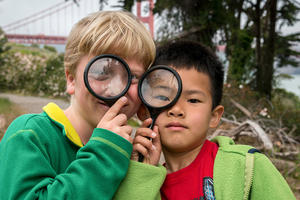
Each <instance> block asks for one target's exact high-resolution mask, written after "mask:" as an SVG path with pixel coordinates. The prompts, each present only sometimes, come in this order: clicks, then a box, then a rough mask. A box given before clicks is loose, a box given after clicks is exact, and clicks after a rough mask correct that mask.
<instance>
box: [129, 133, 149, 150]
mask: <svg viewBox="0 0 300 200" xmlns="http://www.w3.org/2000/svg"><path fill="white" fill-rule="evenodd" d="M133 143H134V144H140V145H142V146H143V147H144V148H146V149H148V150H149V151H151V149H152V141H151V140H149V139H148V138H145V137H142V136H137V137H136V138H135V139H134V142H133Z"/></svg>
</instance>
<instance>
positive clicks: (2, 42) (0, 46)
mask: <svg viewBox="0 0 300 200" xmlns="http://www.w3.org/2000/svg"><path fill="white" fill-rule="evenodd" d="M6 44H7V38H6V36H5V33H4V32H3V30H2V29H1V27H0V71H1V72H3V71H4V70H2V67H3V66H4V64H5V58H6V57H5V52H7V51H8V50H9V47H8V46H7V45H6ZM2 77H3V76H2V75H0V89H2V86H3V85H4V79H3V78H2Z"/></svg>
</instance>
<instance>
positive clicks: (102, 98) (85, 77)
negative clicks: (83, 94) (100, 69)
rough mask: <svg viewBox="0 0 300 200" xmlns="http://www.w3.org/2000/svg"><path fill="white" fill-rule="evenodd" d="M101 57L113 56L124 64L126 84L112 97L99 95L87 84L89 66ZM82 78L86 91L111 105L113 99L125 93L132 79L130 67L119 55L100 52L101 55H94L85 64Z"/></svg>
mask: <svg viewBox="0 0 300 200" xmlns="http://www.w3.org/2000/svg"><path fill="white" fill-rule="evenodd" d="M102 58H114V59H116V60H118V61H119V62H120V63H122V64H123V65H124V66H125V69H126V72H127V74H128V81H127V85H126V87H125V89H124V90H123V91H122V92H121V93H120V94H119V95H117V96H114V97H103V96H99V95H97V94H96V93H95V92H94V91H93V89H92V88H91V86H90V84H89V81H88V72H89V70H90V68H91V66H92V65H93V63H94V62H96V61H97V60H99V59H102ZM83 80H84V84H85V87H86V88H87V89H88V91H89V92H90V93H91V94H92V95H93V96H94V97H96V98H97V99H100V100H102V101H104V102H106V103H108V104H109V105H112V104H113V103H114V102H115V101H117V100H118V99H119V98H121V97H122V96H124V95H125V94H126V92H127V91H128V90H129V87H130V85H131V80H132V74H131V71H130V68H129V66H128V64H127V63H126V62H125V61H124V60H123V59H122V58H120V57H119V56H116V55H113V54H101V55H98V56H95V57H94V58H92V59H91V60H90V61H89V62H88V64H87V65H86V67H85V69H84V74H83Z"/></svg>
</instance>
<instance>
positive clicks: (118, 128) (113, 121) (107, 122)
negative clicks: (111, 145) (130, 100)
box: [97, 96, 133, 143]
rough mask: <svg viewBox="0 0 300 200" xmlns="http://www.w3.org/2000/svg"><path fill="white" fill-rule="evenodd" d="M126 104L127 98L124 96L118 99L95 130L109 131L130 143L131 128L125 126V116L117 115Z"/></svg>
mask: <svg viewBox="0 0 300 200" xmlns="http://www.w3.org/2000/svg"><path fill="white" fill-rule="evenodd" d="M126 103H127V98H126V97H125V96H123V97H121V98H120V99H118V101H116V103H114V105H113V106H112V107H111V108H110V109H109V110H108V111H107V112H106V113H105V115H104V116H103V117H102V119H101V121H100V122H99V124H98V125H97V128H103V129H107V130H110V131H112V132H114V133H116V134H118V135H120V136H121V137H123V138H125V139H126V140H128V141H129V142H130V143H132V142H133V139H132V138H131V137H130V135H131V133H132V127H131V126H129V125H127V116H126V115H125V114H122V113H121V114H119V112H120V110H121V108H122V107H123V106H124V105H125V104H126Z"/></svg>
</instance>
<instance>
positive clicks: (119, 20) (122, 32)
mask: <svg viewBox="0 0 300 200" xmlns="http://www.w3.org/2000/svg"><path fill="white" fill-rule="evenodd" d="M101 54H115V55H118V56H120V57H121V58H123V59H128V60H129V59H135V60H137V61H138V62H141V63H142V64H143V65H144V66H145V68H148V67H149V66H150V65H151V64H152V62H153V60H154V58H155V44H154V41H153V39H152V37H151V34H150V32H149V31H148V30H147V29H146V27H145V26H144V24H143V23H142V22H141V21H140V20H139V19H138V18H137V17H136V16H134V15H133V14H132V13H130V12H127V11H99V12H95V13H92V14H90V15H88V16H87V17H85V18H83V19H81V20H80V21H79V22H78V23H76V24H75V25H74V27H73V28H72V30H71V33H70V35H69V37H68V41H67V45H66V50H65V58H64V62H65V67H66V68H67V69H68V70H69V71H70V73H73V74H75V72H76V67H77V64H78V63H79V60H80V59H81V58H82V57H83V56H85V55H89V56H97V55H101Z"/></svg>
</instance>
